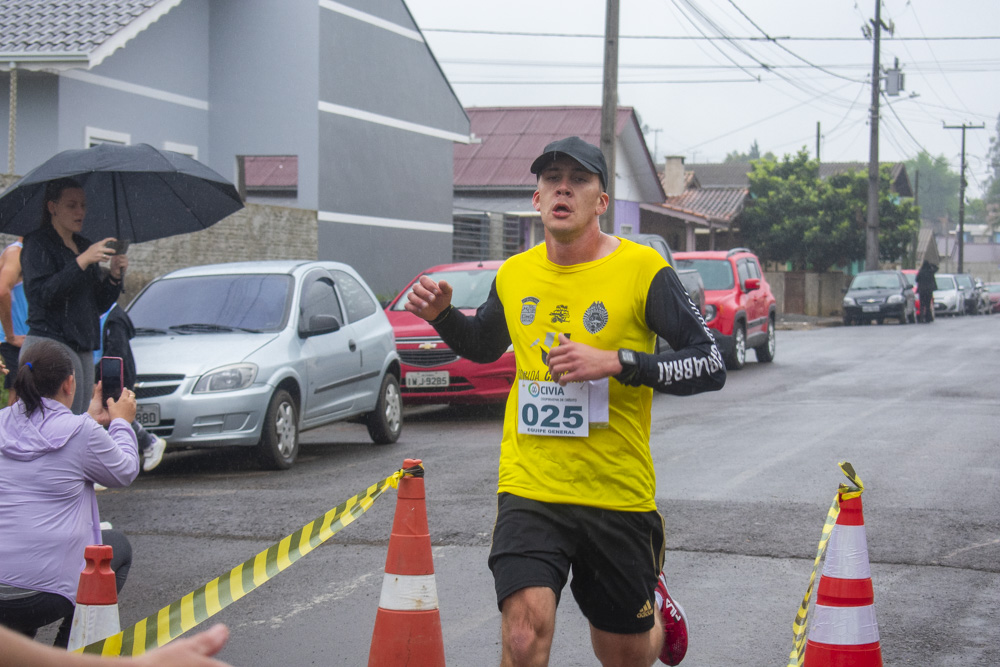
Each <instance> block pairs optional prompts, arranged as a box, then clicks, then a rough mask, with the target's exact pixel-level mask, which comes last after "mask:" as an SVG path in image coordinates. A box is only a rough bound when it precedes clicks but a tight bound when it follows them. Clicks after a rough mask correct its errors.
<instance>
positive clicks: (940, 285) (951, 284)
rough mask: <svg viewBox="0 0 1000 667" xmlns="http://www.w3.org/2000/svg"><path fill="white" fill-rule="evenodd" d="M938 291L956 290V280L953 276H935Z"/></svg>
mask: <svg viewBox="0 0 1000 667" xmlns="http://www.w3.org/2000/svg"><path fill="white" fill-rule="evenodd" d="M934 282H935V283H937V289H955V279H954V278H952V277H951V276H934Z"/></svg>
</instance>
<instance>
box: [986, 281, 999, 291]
mask: <svg viewBox="0 0 1000 667" xmlns="http://www.w3.org/2000/svg"><path fill="white" fill-rule="evenodd" d="M986 291H987V292H1000V283H995V284H991V285H987V286H986Z"/></svg>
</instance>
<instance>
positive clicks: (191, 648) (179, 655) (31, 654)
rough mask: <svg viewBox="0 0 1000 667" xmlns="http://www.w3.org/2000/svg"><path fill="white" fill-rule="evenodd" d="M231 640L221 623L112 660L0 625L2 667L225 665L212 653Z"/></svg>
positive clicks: (220, 666)
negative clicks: (53, 644)
mask: <svg viewBox="0 0 1000 667" xmlns="http://www.w3.org/2000/svg"><path fill="white" fill-rule="evenodd" d="M228 640H229V630H228V629H227V628H226V626H225V625H223V624H221V623H219V624H217V625H214V626H212V627H211V628H209V629H208V630H205V631H204V632H199V633H198V634H196V635H193V636H191V637H188V638H186V639H178V640H175V641H172V642H170V643H169V644H167V645H166V646H164V647H162V648H158V649H155V650H153V651H150V652H149V653H146V654H144V655H141V656H139V657H137V658H123V659H120V660H119V661H118V662H113V663H109V662H108V659H107V658H102V657H100V656H97V655H84V654H82V653H67V652H66V651H64V650H62V649H58V648H53V647H51V646H46V645H45V644H40V643H38V642H36V641H32V640H31V639H28V638H27V637H25V636H24V635H19V634H18V633H16V632H14V631H12V630H8V629H7V628H5V627H3V626H0V667H107V666H108V665H109V664H113V665H128V667H225V665H226V663H224V662H220V661H218V660H214V659H212V658H211V656H213V655H215V654H216V653H218V652H219V651H221V650H222V647H223V646H225V645H226V642H227V641H228Z"/></svg>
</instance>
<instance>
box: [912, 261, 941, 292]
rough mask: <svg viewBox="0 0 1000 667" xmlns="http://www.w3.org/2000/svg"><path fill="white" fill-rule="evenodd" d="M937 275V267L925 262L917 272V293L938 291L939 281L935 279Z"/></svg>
mask: <svg viewBox="0 0 1000 667" xmlns="http://www.w3.org/2000/svg"><path fill="white" fill-rule="evenodd" d="M935 273H937V267H936V266H935V265H933V264H930V263H928V262H924V263H923V264H922V265H921V266H920V270H919V271H917V291H918V292H923V293H925V294H926V293H927V292H933V291H934V290H935V289H937V281H936V280H935V279H934V274H935Z"/></svg>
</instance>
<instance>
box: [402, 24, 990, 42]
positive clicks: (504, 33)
mask: <svg viewBox="0 0 1000 667" xmlns="http://www.w3.org/2000/svg"><path fill="white" fill-rule="evenodd" d="M420 31H421V32H446V33H452V34H459V35H483V36H493V37H559V38H569V39H604V35H603V34H599V33H579V32H576V33H574V32H528V31H524V30H473V29H468V28H423V27H421V28H420ZM618 39H639V40H663V41H707V42H712V41H725V42H729V41H734V40H735V41H741V42H776V41H782V42H870V41H871V40H870V39H868V38H866V37H809V36H797V37H795V36H792V35H781V36H778V37H754V36H752V35H749V36H735V35H731V36H728V37H721V36H717V37H712V36H710V35H619V36H618ZM988 40H1000V35H955V36H938V37H894V38H893V40H892V41H894V42H900V41H913V42H942V41H988Z"/></svg>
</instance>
